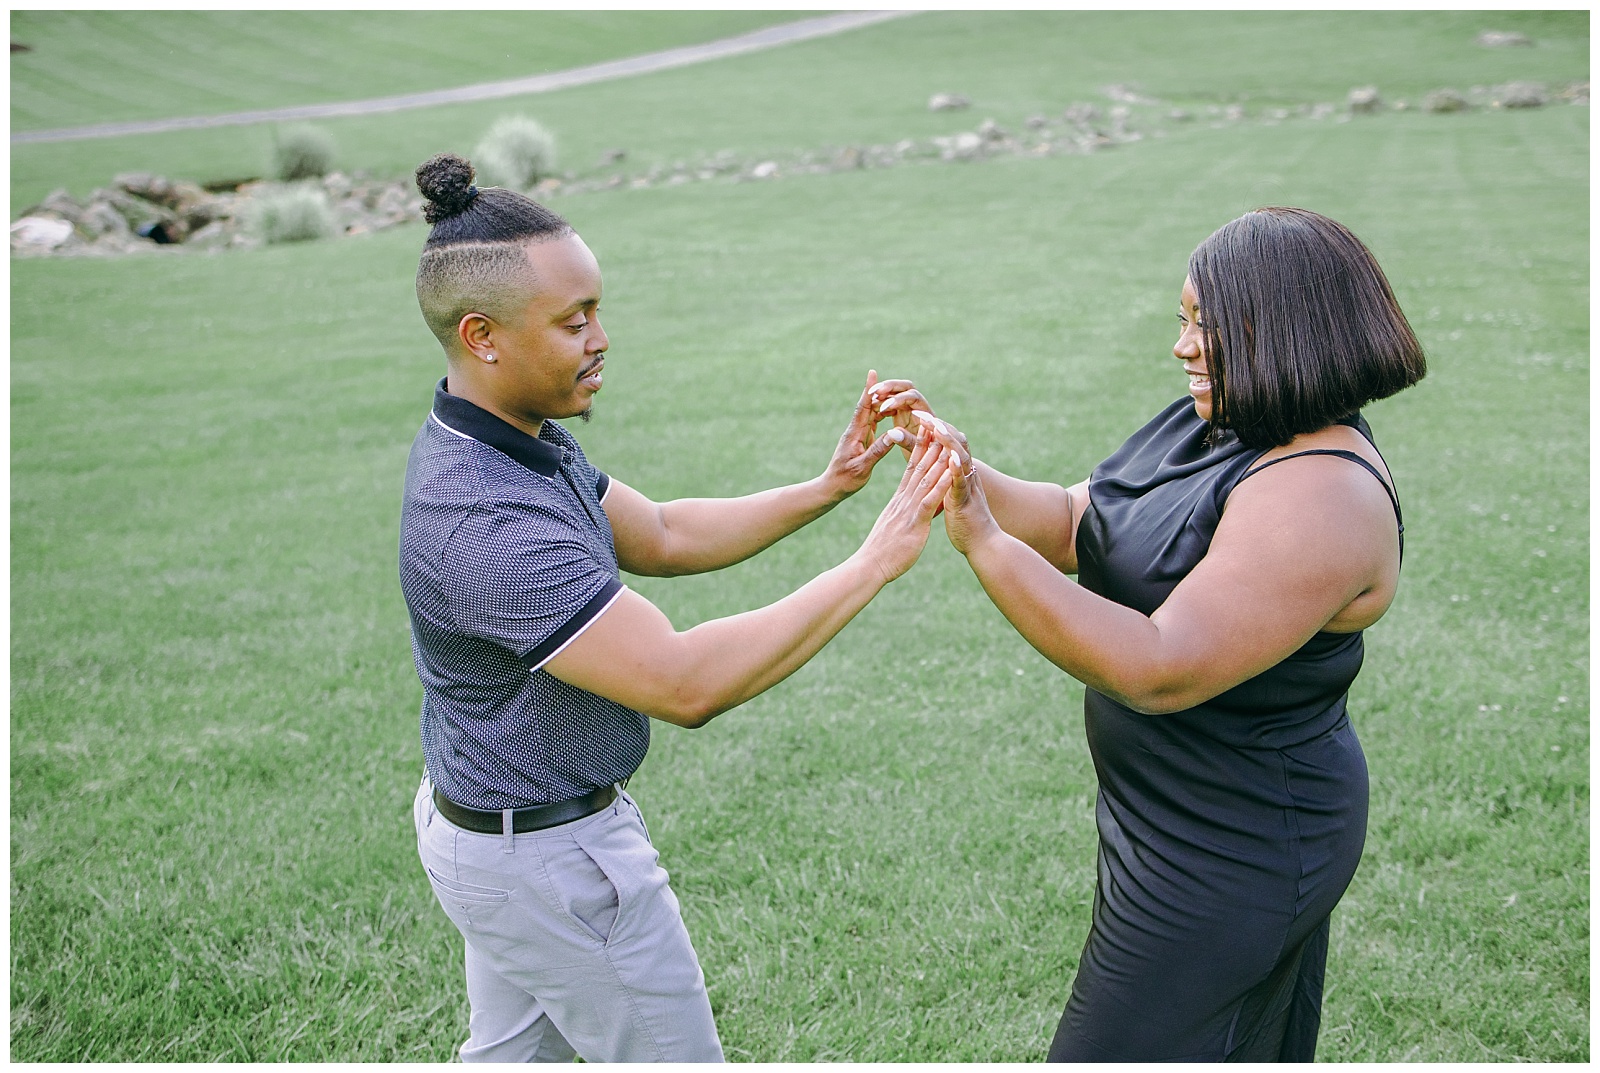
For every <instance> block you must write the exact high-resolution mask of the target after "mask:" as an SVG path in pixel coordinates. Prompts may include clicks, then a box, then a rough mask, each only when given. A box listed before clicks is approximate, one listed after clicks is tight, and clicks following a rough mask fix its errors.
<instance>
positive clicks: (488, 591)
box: [441, 504, 622, 670]
mask: <svg viewBox="0 0 1600 1073" xmlns="http://www.w3.org/2000/svg"><path fill="white" fill-rule="evenodd" d="M441 567H442V569H441V581H442V583H443V584H442V588H443V592H444V597H445V601H446V604H447V606H448V607H449V610H450V613H451V615H452V617H453V618H454V620H455V627H456V629H457V630H459V631H460V632H461V633H464V634H466V635H467V636H470V637H476V638H479V639H481V640H484V641H490V642H493V643H495V644H498V645H501V646H503V647H505V648H507V649H509V650H510V651H511V652H512V653H514V654H515V655H516V656H517V657H518V658H519V659H520V660H521V661H522V662H523V663H525V664H527V666H528V668H529V669H530V670H537V669H539V668H540V667H542V666H544V664H545V663H547V662H549V661H550V659H551V658H553V657H554V656H555V655H556V654H557V653H558V652H560V651H561V650H562V649H563V648H565V647H566V646H567V645H568V644H570V643H571V642H572V640H573V639H574V638H576V637H577V636H578V635H579V634H580V633H582V632H583V630H584V629H585V628H586V627H587V626H589V625H590V624H591V623H592V622H594V620H595V619H597V618H599V617H600V615H601V614H602V613H603V612H604V611H605V610H606V609H607V608H608V607H610V606H611V603H612V601H613V600H615V599H616V598H617V596H618V595H619V594H620V593H621V592H622V582H621V581H620V580H619V579H618V578H617V576H616V575H615V573H613V572H612V570H610V569H609V568H608V567H607V565H606V564H604V563H602V562H600V561H599V560H597V559H596V558H595V556H594V554H593V553H592V552H591V551H590V550H589V547H588V544H587V543H586V542H585V541H584V538H583V533H582V532H581V531H579V530H578V529H576V528H575V527H574V524H573V522H572V520H570V519H569V518H567V517H565V516H563V515H562V514H561V513H560V512H559V511H556V510H552V509H549V508H545V507H541V506H539V505H530V504H497V505H496V506H495V507H494V509H492V510H479V511H475V512H474V513H473V515H472V517H470V518H469V519H468V520H467V521H465V522H464V523H463V524H462V525H461V527H460V528H458V529H457V530H456V532H455V534H454V535H453V536H452V537H451V539H450V543H449V545H448V546H447V547H446V548H445V552H444V555H443V560H442V563H441Z"/></svg>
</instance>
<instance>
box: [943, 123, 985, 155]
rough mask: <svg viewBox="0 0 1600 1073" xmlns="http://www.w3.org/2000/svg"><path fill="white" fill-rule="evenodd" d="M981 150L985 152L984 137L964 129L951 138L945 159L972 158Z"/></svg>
mask: <svg viewBox="0 0 1600 1073" xmlns="http://www.w3.org/2000/svg"><path fill="white" fill-rule="evenodd" d="M981 152H983V137H982V136H981V135H978V134H975V133H973V132H972V131H970V130H964V131H962V132H961V133H960V134H957V135H956V136H955V137H954V138H952V139H950V148H949V151H948V153H947V154H946V155H945V159H946V160H971V159H973V158H974V157H976V156H977V155H978V154H979V153H981Z"/></svg>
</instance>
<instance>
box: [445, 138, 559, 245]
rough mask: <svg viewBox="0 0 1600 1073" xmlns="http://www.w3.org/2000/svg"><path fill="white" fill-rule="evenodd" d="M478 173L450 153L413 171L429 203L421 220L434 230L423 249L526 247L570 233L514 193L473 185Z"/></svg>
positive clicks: (540, 207) (546, 212)
mask: <svg viewBox="0 0 1600 1073" xmlns="http://www.w3.org/2000/svg"><path fill="white" fill-rule="evenodd" d="M475 175H476V172H474V171H473V168H472V165H471V164H470V163H469V162H467V161H466V160H464V159H462V158H461V157H458V156H456V155H455V154H454V153H441V154H439V155H438V156H436V157H431V158H429V159H428V160H426V161H424V162H423V163H422V165H421V166H419V167H418V168H417V189H418V190H420V191H422V196H423V197H424V198H426V199H427V201H428V203H427V204H426V205H424V206H423V207H422V216H423V219H425V220H427V221H428V223H430V224H432V225H433V230H431V231H429V232H428V241H427V243H426V245H424V247H423V248H424V249H433V248H435V247H438V246H451V245H455V244H457V243H462V242H519V243H520V242H526V241H527V240H528V239H531V238H538V237H540V236H545V235H548V236H552V237H554V236H558V235H565V234H568V233H569V232H571V230H572V225H571V224H569V223H567V221H565V220H563V219H562V218H561V217H560V216H558V215H556V214H555V213H553V212H551V211H550V210H549V209H547V208H545V207H544V206H543V205H541V204H539V203H538V202H537V201H535V200H533V199H532V198H530V197H528V196H527V195H525V194H519V193H517V192H516V191H515V190H506V189H503V188H501V187H498V186H491V187H488V188H485V189H479V188H478V187H476V186H474V185H472V180H473V178H474V176H475Z"/></svg>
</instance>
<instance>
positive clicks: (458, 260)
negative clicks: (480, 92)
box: [417, 153, 573, 360]
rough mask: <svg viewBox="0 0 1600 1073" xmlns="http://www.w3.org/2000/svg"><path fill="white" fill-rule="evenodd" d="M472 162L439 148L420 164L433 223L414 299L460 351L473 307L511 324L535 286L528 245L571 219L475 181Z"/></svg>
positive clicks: (448, 344)
mask: <svg viewBox="0 0 1600 1073" xmlns="http://www.w3.org/2000/svg"><path fill="white" fill-rule="evenodd" d="M473 177H474V172H473V170H472V165H471V164H470V163H468V162H467V161H466V160H463V159H462V158H461V157H458V156H455V155H453V154H450V153H442V154H440V155H439V156H436V157H433V158H431V159H430V160H428V161H426V162H424V163H423V164H422V166H421V167H419V168H417V189H418V190H420V191H422V196H423V197H425V198H427V204H426V205H424V206H423V209H422V214H423V218H424V219H425V220H427V221H428V223H430V224H432V225H433V228H432V229H431V230H430V231H429V232H428V240H427V242H425V243H424V244H423V247H422V258H421V260H420V262H419V263H418V265H417V304H418V305H420V306H421V307H422V317H423V319H424V320H426V321H427V322H428V329H429V330H430V331H432V332H433V334H434V336H435V337H436V338H437V339H438V340H439V343H440V345H442V346H443V347H444V349H445V353H446V354H448V355H451V356H452V360H453V359H454V356H455V355H456V354H457V352H458V350H459V345H460V341H459V340H458V339H457V338H456V330H457V326H458V325H459V324H460V323H461V318H462V317H464V316H466V315H467V314H468V313H482V314H484V315H485V316H490V317H493V318H494V319H496V320H500V321H502V322H507V323H509V322H510V321H511V320H513V319H514V318H515V317H516V316H517V315H518V312H519V310H520V309H521V308H522V307H523V306H525V305H526V304H527V301H528V297H529V295H531V294H532V293H533V291H534V289H535V288H536V287H537V286H538V280H537V278H535V276H534V272H533V266H532V265H531V264H529V263H528V257H527V253H526V252H525V251H524V249H523V247H524V246H526V245H527V244H528V243H529V242H539V241H543V240H546V239H553V238H561V237H564V236H566V235H570V234H572V233H573V231H572V225H571V224H569V223H567V221H565V220H563V219H562V218H561V217H560V216H558V215H556V214H555V213H553V212H551V211H550V210H549V209H547V208H545V207H544V206H543V205H541V204H539V203H538V202H537V201H534V200H533V199H532V198H529V197H527V196H525V195H523V194H519V193H517V192H516V191H515V190H504V189H501V188H500V187H495V186H491V187H488V188H485V189H479V188H478V187H476V186H474V185H473V184H472V180H473Z"/></svg>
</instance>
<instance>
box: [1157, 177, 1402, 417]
mask: <svg viewBox="0 0 1600 1073" xmlns="http://www.w3.org/2000/svg"><path fill="white" fill-rule="evenodd" d="M1189 280H1190V282H1191V283H1192V284H1193V285H1194V289H1195V294H1196V296H1197V297H1198V298H1199V306H1200V324H1201V329H1200V330H1201V337H1202V338H1203V340H1204V342H1205V357H1206V368H1207V372H1208V374H1209V376H1210V378H1211V435H1212V437H1213V438H1214V437H1215V436H1216V435H1217V432H1218V430H1219V429H1223V428H1226V429H1231V430H1233V432H1234V433H1235V434H1236V435H1237V436H1238V437H1239V439H1240V441H1242V442H1243V443H1244V444H1246V445H1247V446H1250V447H1257V448H1268V447H1281V446H1283V445H1284V444H1286V443H1288V442H1289V441H1290V440H1292V439H1294V437H1296V436H1298V435H1301V434H1302V433H1306V432H1314V431H1316V430H1317V429H1320V428H1325V427H1327V426H1328V425H1330V424H1332V423H1334V422H1335V421H1337V420H1338V419H1339V418H1342V417H1347V416H1349V415H1350V414H1353V413H1355V412H1356V411H1357V410H1360V409H1361V408H1362V407H1363V406H1365V405H1366V404H1367V403H1369V402H1371V401H1373V400H1374V399H1383V398H1388V397H1389V396H1390V395H1393V394H1394V393H1395V392H1397V391H1400V390H1401V389H1403V388H1408V387H1410V386H1411V385H1412V384H1414V383H1416V382H1417V381H1418V380H1421V379H1422V377H1423V376H1424V375H1425V374H1426V373H1427V371H1428V366H1427V360H1426V358H1425V357H1424V356H1423V353H1422V347H1421V345H1420V344H1419V343H1418V342H1417V337H1416V336H1415V335H1414V334H1412V331H1411V325H1410V324H1408V323H1406V317H1405V314H1404V313H1402V312H1401V311H1400V305H1399V303H1397V302H1396V301H1395V300H1394V293H1393V292H1392V291H1391V290H1390V289H1389V281H1388V280H1386V279H1385V278H1384V276H1383V270H1382V269H1380V268H1379V267H1378V262H1377V261H1376V260H1375V259H1374V258H1373V256H1372V253H1371V251H1369V250H1368V249H1367V248H1366V246H1364V245H1362V243H1361V240H1360V239H1358V238H1356V237H1355V236H1354V235H1352V234H1351V233H1350V232H1349V231H1348V230H1347V229H1346V228H1345V227H1343V226H1342V225H1340V224H1337V223H1335V222H1334V221H1332V220H1330V219H1328V218H1327V217H1326V216H1319V215H1318V214H1316V213H1314V212H1309V211H1307V210H1305V209H1292V208H1279V207H1272V208H1264V209H1257V210H1256V211H1255V212H1251V213H1246V214H1245V215H1244V216H1241V217H1239V218H1238V219H1237V220H1234V221H1233V222H1231V223H1227V224H1224V225H1223V226H1222V227H1219V228H1217V230H1216V231H1215V232H1213V233H1212V235H1211V237H1210V238H1208V239H1206V240H1205V241H1204V242H1202V243H1201V244H1200V245H1199V247H1198V248H1197V249H1196V250H1195V251H1194V253H1193V255H1191V256H1190V258H1189Z"/></svg>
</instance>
